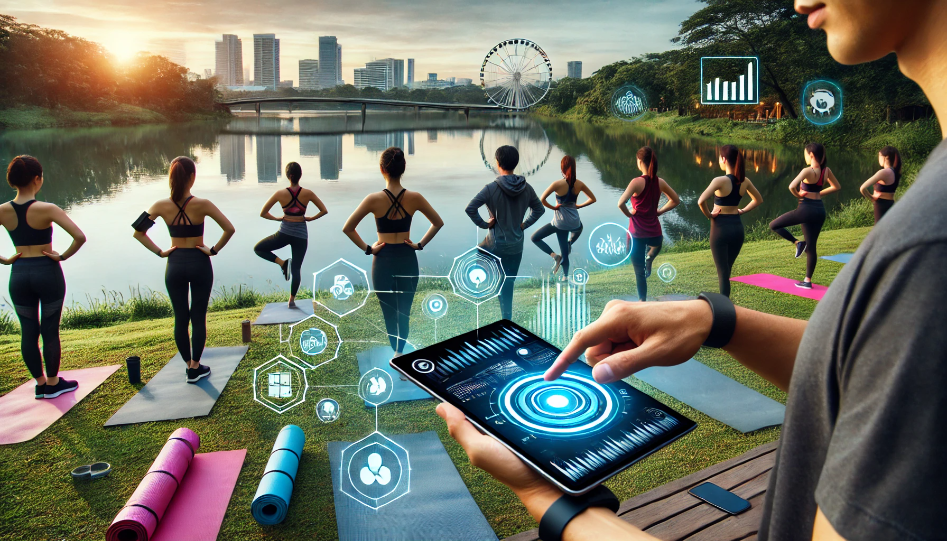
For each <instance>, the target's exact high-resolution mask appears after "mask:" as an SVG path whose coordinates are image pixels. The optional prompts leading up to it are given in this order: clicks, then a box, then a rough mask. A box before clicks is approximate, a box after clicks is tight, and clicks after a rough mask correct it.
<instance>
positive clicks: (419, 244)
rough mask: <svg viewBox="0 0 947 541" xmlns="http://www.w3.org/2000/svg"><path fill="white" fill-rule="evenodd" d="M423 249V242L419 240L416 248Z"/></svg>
mask: <svg viewBox="0 0 947 541" xmlns="http://www.w3.org/2000/svg"><path fill="white" fill-rule="evenodd" d="M423 249H424V243H423V242H419V243H418V250H419V251H420V250H423Z"/></svg>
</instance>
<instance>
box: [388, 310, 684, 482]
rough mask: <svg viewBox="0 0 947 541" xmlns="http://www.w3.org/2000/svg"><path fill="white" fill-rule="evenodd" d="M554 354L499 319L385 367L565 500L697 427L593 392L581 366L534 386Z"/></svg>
mask: <svg viewBox="0 0 947 541" xmlns="http://www.w3.org/2000/svg"><path fill="white" fill-rule="evenodd" d="M559 353H560V350H559V349H557V348H556V347H554V346H552V345H551V344H549V343H547V342H545V341H544V340H542V339H541V338H539V337H537V336H536V335H534V334H533V333H531V332H529V331H527V330H526V329H524V328H522V327H520V326H519V325H516V324H515V323H513V322H511V321H507V320H502V321H498V322H496V323H491V324H490V325H487V326H485V327H481V328H480V329H477V330H474V331H471V332H469V333H466V334H462V335H460V336H456V337H454V338H451V339H449V340H445V341H444V342H441V343H439V344H436V345H433V346H430V347H426V348H424V349H420V350H417V351H413V352H411V353H407V354H405V355H402V356H401V357H397V358H395V359H392V360H391V366H392V367H393V368H394V369H395V370H397V371H399V372H401V373H402V374H404V375H405V376H406V377H407V378H408V379H410V380H411V381H413V382H414V383H416V384H418V385H419V386H421V387H422V388H423V389H425V390H426V391H428V392H429V393H431V394H432V395H434V396H435V397H437V398H439V399H441V400H443V401H445V402H448V403H450V404H453V405H454V406H456V407H457V408H459V409H460V410H461V411H463V412H464V415H466V416H467V419H468V420H470V422H471V423H473V424H474V425H475V426H477V427H478V428H479V429H480V430H481V431H482V432H484V433H486V434H489V435H490V436H492V437H493V438H495V439H497V440H498V441H499V442H500V443H502V444H503V445H505V446H506V447H507V448H509V449H510V450H511V451H513V452H514V453H515V454H516V455H517V456H519V457H520V458H521V459H523V461H525V462H526V463H527V464H529V465H530V466H531V467H532V468H533V469H535V470H536V471H538V472H539V473H540V474H542V475H543V477H545V478H546V479H548V480H549V481H551V482H553V483H554V484H556V486H558V487H559V488H560V489H561V490H562V491H563V492H566V493H568V494H573V495H578V494H583V493H585V492H588V491H589V490H592V489H593V488H595V487H596V486H597V485H598V484H599V483H601V482H603V481H605V480H606V479H608V478H610V477H611V476H613V475H615V474H617V473H618V472H620V471H622V470H624V469H625V468H627V467H629V466H631V465H632V464H634V463H635V462H638V461H639V460H641V459H642V458H644V457H646V456H648V455H650V454H651V453H653V452H655V451H657V450H658V449H660V448H662V447H664V446H665V445H667V444H669V443H671V442H673V441H674V440H676V439H678V438H680V437H681V436H683V435H684V434H686V433H688V432H690V431H691V430H693V429H694V428H695V427H696V426H697V425H696V423H694V422H693V421H691V420H690V419H687V418H686V417H684V416H683V415H681V414H680V413H678V412H676V411H674V410H673V409H671V408H669V407H667V406H665V405H664V404H661V403H660V402H658V401H657V400H655V399H653V398H651V397H650V396H648V395H646V394H644V393H642V392H641V391H638V390H637V389H635V388H634V387H632V386H630V385H628V384H627V383H625V382H623V381H617V382H614V383H609V384H604V385H602V384H599V383H596V382H595V380H593V379H592V369H591V367H589V366H588V365H587V364H585V363H583V362H577V363H574V364H573V365H572V366H571V367H569V369H568V370H567V371H566V372H565V374H563V375H562V377H560V378H559V379H557V380H555V381H544V380H543V373H544V372H545V371H546V369H547V368H549V366H550V365H551V364H552V362H553V361H554V360H555V359H556V357H558V355H559Z"/></svg>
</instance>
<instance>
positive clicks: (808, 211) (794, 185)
mask: <svg viewBox="0 0 947 541" xmlns="http://www.w3.org/2000/svg"><path fill="white" fill-rule="evenodd" d="M803 155H804V157H805V160H806V164H807V165H809V167H806V168H805V169H803V170H802V171H800V172H799V174H798V175H796V178H794V179H793V181H792V182H790V183H789V192H790V193H792V194H793V195H794V196H796V197H798V198H799V206H798V207H796V210H792V211H789V212H787V213H786V214H783V215H782V216H780V217H779V218H776V219H775V220H773V221H772V222H770V224H769V228H770V229H772V230H773V231H774V232H775V233H776V234H777V235H779V236H780V237H782V238H784V239H786V240H788V241H789V242H791V243H793V244H794V245H795V249H796V257H797V258H798V257H799V256H801V255H802V253H803V252H805V254H806V278H805V279H804V280H803V281H801V282H796V287H801V288H803V289H812V274H813V273H814V272H815V264H816V263H817V262H818V261H819V253H818V246H817V243H818V241H819V233H820V232H822V224H824V223H825V205H824V204H823V203H822V196H824V195H828V194H830V193H835V192H837V191H839V190H840V189H841V188H842V187H841V185H840V184H839V182H838V180H837V179H836V178H835V174H834V173H832V170H831V169H829V168H828V166H827V165H826V160H825V147H824V146H822V145H821V144H819V143H809V144H808V145H806V149H805V151H804V152H803ZM826 183H828V184H829V185H830V186H826ZM793 225H801V226H802V234H803V239H804V240H798V239H796V237H794V236H793V235H792V233H790V232H789V231H788V230H787V229H786V228H787V227H790V226H793Z"/></svg>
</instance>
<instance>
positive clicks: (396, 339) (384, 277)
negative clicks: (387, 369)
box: [372, 244, 419, 353]
mask: <svg viewBox="0 0 947 541" xmlns="http://www.w3.org/2000/svg"><path fill="white" fill-rule="evenodd" d="M418 274H419V273H418V254H417V251H416V250H415V249H414V248H412V247H410V246H408V245H407V244H386V245H385V246H384V247H383V248H382V249H381V251H380V252H378V253H377V254H375V257H374V258H373V261H372V283H373V285H374V288H375V290H376V291H377V292H376V293H375V294H376V295H378V302H379V303H380V304H381V313H382V316H384V318H385V329H386V330H387V331H388V341H389V342H390V343H391V349H393V350H395V352H396V353H404V344H405V340H406V339H407V338H408V332H409V331H410V325H411V305H412V304H413V303H414V292H415V291H416V290H417V288H418ZM383 291H397V292H398V293H382V292H383Z"/></svg>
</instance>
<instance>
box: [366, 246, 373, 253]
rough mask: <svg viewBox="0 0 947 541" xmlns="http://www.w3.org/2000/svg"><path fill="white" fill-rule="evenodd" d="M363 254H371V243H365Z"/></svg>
mask: <svg viewBox="0 0 947 541" xmlns="http://www.w3.org/2000/svg"><path fill="white" fill-rule="evenodd" d="M365 255H372V245H371V244H366V245H365Z"/></svg>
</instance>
